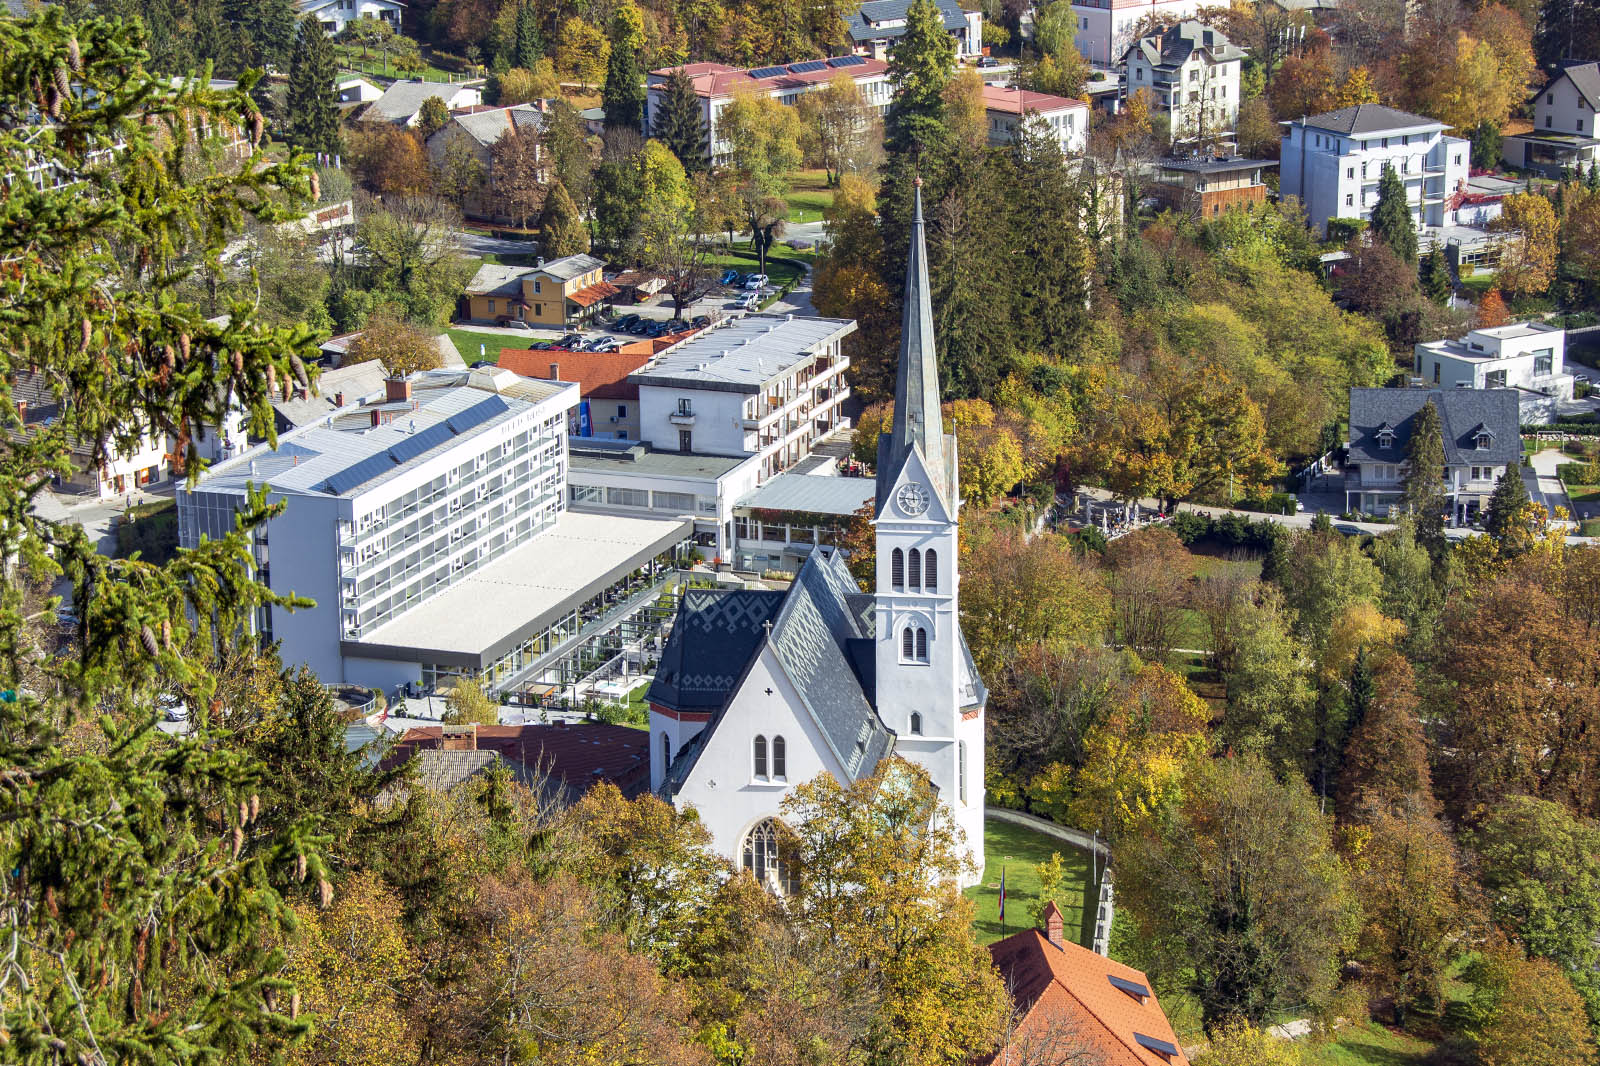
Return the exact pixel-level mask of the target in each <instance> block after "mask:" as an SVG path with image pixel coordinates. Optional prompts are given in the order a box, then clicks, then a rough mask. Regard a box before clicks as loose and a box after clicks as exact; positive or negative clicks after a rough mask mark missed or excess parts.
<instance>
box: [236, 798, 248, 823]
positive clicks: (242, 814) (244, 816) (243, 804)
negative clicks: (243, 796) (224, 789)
mask: <svg viewBox="0 0 1600 1066" xmlns="http://www.w3.org/2000/svg"><path fill="white" fill-rule="evenodd" d="M249 821H250V803H249V801H248V800H240V801H239V824H240V825H245V824H248V823H249Z"/></svg>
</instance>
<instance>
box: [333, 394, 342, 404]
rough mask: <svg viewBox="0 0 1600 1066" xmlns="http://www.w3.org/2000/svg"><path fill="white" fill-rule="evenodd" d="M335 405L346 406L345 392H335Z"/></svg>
mask: <svg viewBox="0 0 1600 1066" xmlns="http://www.w3.org/2000/svg"><path fill="white" fill-rule="evenodd" d="M333 406H335V407H343V406H344V393H342V392H336V393H334V394H333Z"/></svg>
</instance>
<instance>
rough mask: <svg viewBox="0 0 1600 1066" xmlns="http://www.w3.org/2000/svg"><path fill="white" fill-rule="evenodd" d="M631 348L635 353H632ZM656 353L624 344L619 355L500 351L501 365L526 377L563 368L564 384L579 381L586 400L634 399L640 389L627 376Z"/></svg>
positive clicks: (606, 353)
mask: <svg viewBox="0 0 1600 1066" xmlns="http://www.w3.org/2000/svg"><path fill="white" fill-rule="evenodd" d="M630 349H632V350H630ZM653 354H655V353H654V351H653V350H652V349H651V348H650V347H649V346H648V345H643V344H639V345H634V344H629V345H625V346H624V348H623V350H622V351H620V352H566V351H542V352H530V351H528V350H527V349H526V348H502V349H500V360H499V365H500V366H502V367H505V368H506V369H507V370H511V371H514V372H515V373H518V374H521V375H522V376H523V377H525V378H549V377H550V364H552V363H554V364H556V365H557V366H559V367H560V375H561V380H562V381H573V382H577V385H578V393H579V395H581V396H583V397H584V398H586V399H587V398H589V397H592V396H593V397H599V398H600V399H632V398H635V397H637V396H638V395H639V386H637V385H629V384H628V375H629V374H631V373H633V372H634V371H635V370H638V369H639V368H641V367H643V366H644V364H645V363H647V362H648V361H649V360H650V356H651V355H653Z"/></svg>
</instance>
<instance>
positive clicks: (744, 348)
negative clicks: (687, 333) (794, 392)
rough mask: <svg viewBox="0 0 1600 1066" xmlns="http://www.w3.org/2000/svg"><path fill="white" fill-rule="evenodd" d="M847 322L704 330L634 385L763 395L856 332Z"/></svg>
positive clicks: (742, 324) (792, 321) (754, 323)
mask: <svg viewBox="0 0 1600 1066" xmlns="http://www.w3.org/2000/svg"><path fill="white" fill-rule="evenodd" d="M855 330H856V324H855V322H854V320H852V319H846V318H813V317H811V316H809V315H806V316H802V317H796V316H794V315H745V316H744V317H742V318H734V319H728V320H726V321H724V322H720V323H718V324H717V325H715V326H712V327H711V328H710V329H707V330H702V331H701V332H699V333H697V334H695V335H694V336H693V337H691V338H689V339H688V340H686V341H684V342H683V343H682V344H680V345H678V346H677V347H675V348H668V349H666V350H665V351H663V352H662V353H661V354H660V355H658V356H657V357H656V358H655V360H654V361H652V362H651V363H650V364H648V365H647V366H645V367H644V368H643V369H641V370H636V371H634V372H633V373H632V374H629V375H628V381H629V383H630V384H634V385H678V386H681V387H683V388H691V389H714V390H718V391H722V392H760V391H761V390H762V388H763V387H765V385H766V384H767V382H769V381H775V380H781V379H782V378H784V377H786V376H788V375H789V374H790V373H791V372H793V370H794V368H795V367H796V366H798V365H799V364H801V363H804V362H806V361H807V360H809V359H811V358H813V357H814V356H815V355H816V349H817V347H818V346H819V345H822V344H824V343H826V342H828V341H831V340H834V339H836V338H839V337H845V336H848V335H849V334H851V333H854V332H855Z"/></svg>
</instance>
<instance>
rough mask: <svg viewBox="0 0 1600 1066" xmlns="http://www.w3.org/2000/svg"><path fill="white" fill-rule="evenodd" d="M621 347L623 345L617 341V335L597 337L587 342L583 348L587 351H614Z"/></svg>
mask: <svg viewBox="0 0 1600 1066" xmlns="http://www.w3.org/2000/svg"><path fill="white" fill-rule="evenodd" d="M621 347H622V345H620V344H618V343H617V338H615V337H596V338H595V339H594V340H592V341H590V342H589V343H588V344H585V345H584V346H583V350H584V351H586V352H614V351H616V350H617V349H618V348H621Z"/></svg>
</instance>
